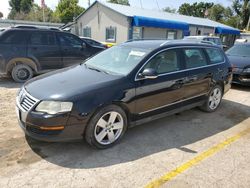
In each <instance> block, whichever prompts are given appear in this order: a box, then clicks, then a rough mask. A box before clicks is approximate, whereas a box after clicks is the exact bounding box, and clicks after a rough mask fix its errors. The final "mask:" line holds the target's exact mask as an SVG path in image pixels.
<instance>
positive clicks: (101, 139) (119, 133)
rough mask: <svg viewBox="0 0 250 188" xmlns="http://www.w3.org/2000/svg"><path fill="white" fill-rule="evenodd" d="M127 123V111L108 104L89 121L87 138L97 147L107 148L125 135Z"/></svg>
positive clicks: (86, 132)
mask: <svg viewBox="0 0 250 188" xmlns="http://www.w3.org/2000/svg"><path fill="white" fill-rule="evenodd" d="M111 114H112V115H111ZM127 125H128V122H127V116H126V113H125V112H124V111H123V110H122V109H121V108H120V107H119V106H116V105H110V106H106V107H104V108H102V109H101V110H99V111H98V112H97V113H96V114H95V115H94V116H93V117H92V118H91V120H90V121H89V123H88V125H87V128H86V131H85V139H86V141H87V142H88V143H89V144H90V145H91V146H93V147H95V148H97V149H106V148H109V147H112V146H113V145H115V144H116V143H117V142H118V141H119V140H120V139H121V138H122V137H123V135H124V133H125V132H126V130H127Z"/></svg>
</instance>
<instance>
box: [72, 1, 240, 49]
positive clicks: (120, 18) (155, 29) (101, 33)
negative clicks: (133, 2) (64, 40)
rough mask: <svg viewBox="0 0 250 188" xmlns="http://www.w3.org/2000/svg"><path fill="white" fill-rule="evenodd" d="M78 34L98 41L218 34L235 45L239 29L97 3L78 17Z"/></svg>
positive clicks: (186, 17)
mask: <svg viewBox="0 0 250 188" xmlns="http://www.w3.org/2000/svg"><path fill="white" fill-rule="evenodd" d="M75 29H76V34H77V35H80V36H84V37H91V38H93V39H95V40H98V41H105V42H114V43H122V42H124V41H127V40H131V39H139V38H153V39H157V38H161V39H181V38H183V37H184V36H188V35H210V34H212V35H218V36H221V38H222V39H223V42H224V43H225V44H227V45H229V46H230V45H232V44H233V42H234V40H235V38H236V36H237V35H239V34H240V31H239V30H238V29H235V28H232V27H229V26H227V25H224V24H221V23H218V22H215V21H212V20H209V19H206V18H198V17H191V16H184V15H179V14H173V13H167V12H164V11H156V10H146V9H141V8H136V7H130V6H125V5H118V4H112V3H106V2H99V1H96V2H94V3H93V4H92V5H91V6H90V7H89V8H88V9H87V10H86V11H85V12H83V13H82V14H81V15H79V16H78V17H77V18H76V28H75Z"/></svg>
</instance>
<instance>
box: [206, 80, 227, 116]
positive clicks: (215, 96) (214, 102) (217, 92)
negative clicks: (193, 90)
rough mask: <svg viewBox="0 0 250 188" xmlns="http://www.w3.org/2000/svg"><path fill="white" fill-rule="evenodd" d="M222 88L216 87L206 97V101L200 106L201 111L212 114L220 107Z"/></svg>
mask: <svg viewBox="0 0 250 188" xmlns="http://www.w3.org/2000/svg"><path fill="white" fill-rule="evenodd" d="M222 96H223V94H222V88H221V86H219V85H216V86H215V87H214V88H213V89H212V90H211V92H210V93H209V95H208V98H207V101H206V102H205V103H204V105H203V106H201V109H202V110H203V111H205V112H214V111H216V110H217V109H218V107H219V106H220V103H221V100H222Z"/></svg>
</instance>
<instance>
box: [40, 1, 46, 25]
mask: <svg viewBox="0 0 250 188" xmlns="http://www.w3.org/2000/svg"><path fill="white" fill-rule="evenodd" d="M41 6H42V9H43V22H45V12H44V9H45V7H46V4H45V0H41Z"/></svg>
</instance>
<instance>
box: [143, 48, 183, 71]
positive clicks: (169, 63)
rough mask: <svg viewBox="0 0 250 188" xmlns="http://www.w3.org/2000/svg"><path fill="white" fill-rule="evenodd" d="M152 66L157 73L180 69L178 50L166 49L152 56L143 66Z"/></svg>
mask: <svg viewBox="0 0 250 188" xmlns="http://www.w3.org/2000/svg"><path fill="white" fill-rule="evenodd" d="M146 68H153V69H155V70H156V72H157V73H158V74H164V73H169V72H174V71H178V70H180V65H179V61H178V51H176V50H167V51H164V52H161V53H159V54H158V55H156V56H155V57H153V58H152V59H151V60H150V61H149V63H148V64H147V65H146V66H145V67H144V69H146Z"/></svg>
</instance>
